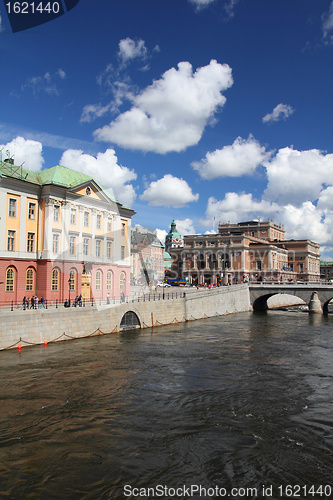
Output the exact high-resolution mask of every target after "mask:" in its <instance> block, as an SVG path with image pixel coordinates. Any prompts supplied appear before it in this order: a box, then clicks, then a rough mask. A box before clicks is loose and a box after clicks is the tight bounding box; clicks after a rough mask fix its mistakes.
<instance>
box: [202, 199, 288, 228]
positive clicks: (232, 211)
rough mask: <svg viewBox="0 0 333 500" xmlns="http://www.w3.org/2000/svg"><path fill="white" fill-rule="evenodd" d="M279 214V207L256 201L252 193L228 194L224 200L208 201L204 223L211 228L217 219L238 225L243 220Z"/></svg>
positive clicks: (267, 202) (274, 204) (263, 201)
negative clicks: (213, 221)
mask: <svg viewBox="0 0 333 500" xmlns="http://www.w3.org/2000/svg"><path fill="white" fill-rule="evenodd" d="M277 212H279V206H278V205H277V204H276V203H271V202H269V201H266V200H259V201H258V200H254V199H253V198H252V194H251V193H241V194H238V193H226V194H225V197H224V199H223V200H216V198H214V197H213V196H211V197H210V198H209V199H208V203H207V208H206V220H205V221H203V223H204V224H205V225H206V226H211V224H212V220H213V219H214V217H215V220H216V223H218V222H229V221H230V222H232V223H237V222H240V221H243V220H248V218H250V219H253V218H254V219H256V218H258V217H260V215H264V216H266V217H272V216H273V217H274V215H275V214H276V213H277Z"/></svg>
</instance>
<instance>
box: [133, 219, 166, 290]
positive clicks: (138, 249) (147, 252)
mask: <svg viewBox="0 0 333 500" xmlns="http://www.w3.org/2000/svg"><path fill="white" fill-rule="evenodd" d="M131 255H132V267H131V274H132V282H133V283H138V282H142V283H146V280H147V276H148V280H149V282H150V283H151V284H153V283H155V282H156V281H160V280H163V277H164V246H163V244H162V243H161V242H160V240H159V239H158V237H157V235H156V233H155V232H153V231H152V230H149V229H147V228H145V227H143V226H140V225H136V226H135V228H133V229H132V235H131ZM146 273H147V274H146Z"/></svg>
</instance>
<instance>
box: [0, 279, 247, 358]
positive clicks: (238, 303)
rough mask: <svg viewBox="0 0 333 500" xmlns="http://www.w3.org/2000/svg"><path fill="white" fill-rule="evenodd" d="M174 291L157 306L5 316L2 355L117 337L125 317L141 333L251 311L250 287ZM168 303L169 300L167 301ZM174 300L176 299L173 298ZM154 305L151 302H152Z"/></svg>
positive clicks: (139, 303)
mask: <svg viewBox="0 0 333 500" xmlns="http://www.w3.org/2000/svg"><path fill="white" fill-rule="evenodd" d="M169 290H170V289H168V290H167V291H165V294H164V296H165V297H164V300H163V294H162V292H160V293H159V295H157V296H156V297H155V298H154V300H153V299H152V297H149V296H146V297H145V300H143V298H141V300H134V301H130V302H125V303H122V304H119V305H103V306H98V305H96V304H95V305H94V306H87V307H82V308H81V307H76V308H74V307H72V308H64V307H59V308H57V309H56V308H54V307H53V308H49V309H38V310H29V311H23V310H21V309H15V310H14V311H10V310H8V309H6V310H5V309H4V310H1V311H0V319H1V321H2V325H3V329H2V332H1V335H0V349H1V350H2V349H8V348H17V347H18V348H19V349H20V348H21V347H25V346H31V345H35V344H43V343H49V342H54V341H60V340H69V339H78V338H84V337H89V336H93V335H100V334H106V333H116V332H120V331H122V330H123V329H124V328H123V327H122V325H121V323H122V320H123V318H124V316H125V314H126V313H129V312H130V313H134V315H135V317H136V318H137V321H138V327H139V328H149V327H157V326H162V325H167V324H172V323H182V322H185V321H193V320H198V319H204V318H210V317H214V316H223V315H226V314H232V313H238V312H245V311H250V310H251V309H252V307H251V303H250V295H249V289H248V286H247V285H234V286H230V287H220V288H214V289H210V290H196V289H182V290H181V292H182V293H179V289H178V293H177V297H173V295H174V296H176V293H174V294H172V295H170V293H168V292H169ZM167 297H168V298H167ZM171 297H172V298H171ZM149 299H150V300H149Z"/></svg>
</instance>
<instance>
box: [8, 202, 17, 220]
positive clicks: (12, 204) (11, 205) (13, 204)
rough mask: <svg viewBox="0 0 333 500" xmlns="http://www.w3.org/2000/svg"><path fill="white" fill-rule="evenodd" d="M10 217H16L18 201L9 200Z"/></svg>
mask: <svg viewBox="0 0 333 500" xmlns="http://www.w3.org/2000/svg"><path fill="white" fill-rule="evenodd" d="M8 215H9V217H16V199H15V198H9V208H8Z"/></svg>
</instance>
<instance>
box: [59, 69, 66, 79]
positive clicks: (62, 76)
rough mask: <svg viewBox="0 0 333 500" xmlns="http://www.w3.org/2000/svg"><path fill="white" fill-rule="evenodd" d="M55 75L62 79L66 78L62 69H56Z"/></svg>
mask: <svg viewBox="0 0 333 500" xmlns="http://www.w3.org/2000/svg"><path fill="white" fill-rule="evenodd" d="M57 75H58V76H59V77H60V78H61V79H62V80H64V79H65V78H66V73H65V71H64V70H63V69H61V68H59V69H58V71H57Z"/></svg>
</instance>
